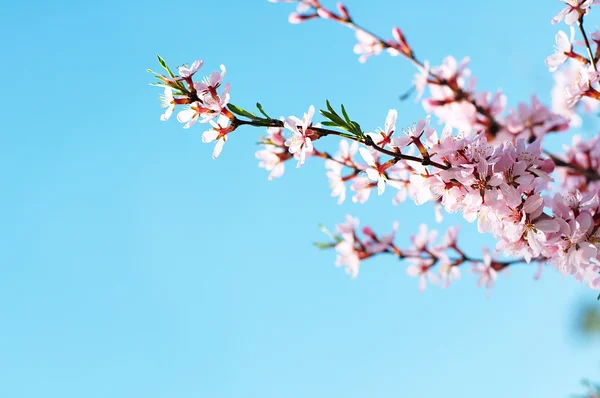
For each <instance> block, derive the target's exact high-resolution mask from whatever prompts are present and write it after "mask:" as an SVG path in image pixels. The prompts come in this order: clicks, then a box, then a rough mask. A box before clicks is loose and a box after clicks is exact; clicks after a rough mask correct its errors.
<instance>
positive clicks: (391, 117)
mask: <svg viewBox="0 0 600 398" xmlns="http://www.w3.org/2000/svg"><path fill="white" fill-rule="evenodd" d="M397 119H398V111H397V110H395V109H390V110H389V111H388V114H387V117H386V118H385V127H384V128H383V129H380V130H379V131H377V132H374V133H367V135H368V136H369V137H371V139H372V140H373V142H374V143H375V144H377V145H378V146H379V147H382V148H384V147H385V146H386V145H389V144H390V142H391V137H392V134H394V131H396V120H397Z"/></svg>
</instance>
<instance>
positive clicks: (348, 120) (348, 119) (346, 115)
mask: <svg viewBox="0 0 600 398" xmlns="http://www.w3.org/2000/svg"><path fill="white" fill-rule="evenodd" d="M342 114H343V115H344V119H346V123H348V124H352V120H350V117H349V116H348V113H347V112H346V108H344V104H342Z"/></svg>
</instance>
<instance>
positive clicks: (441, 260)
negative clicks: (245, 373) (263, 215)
mask: <svg viewBox="0 0 600 398" xmlns="http://www.w3.org/2000/svg"><path fill="white" fill-rule="evenodd" d="M271 1H272V2H278V3H282V2H285V3H297V9H296V11H295V12H293V13H292V14H291V15H290V17H289V20H290V22H292V23H301V22H306V21H309V20H315V19H325V20H329V21H333V22H336V23H339V24H341V25H344V26H346V27H348V28H350V29H352V30H353V31H354V32H355V35H356V38H357V40H358V43H357V44H356V45H355V47H354V52H355V53H357V54H359V55H360V58H359V60H360V61H361V62H365V61H366V60H367V59H368V58H369V57H371V56H374V55H378V54H380V53H382V52H383V51H387V52H388V53H389V54H391V55H393V56H402V57H404V58H406V59H408V60H409V61H410V62H411V63H412V64H414V65H415V67H416V69H417V74H416V75H415V77H414V87H415V91H416V97H417V99H420V98H422V97H425V98H423V99H422V105H423V108H424V110H425V111H426V112H427V113H428V114H431V115H433V116H434V117H436V118H438V119H439V120H440V121H441V122H444V123H446V126H445V127H444V128H443V130H442V131H440V132H438V131H436V129H434V128H433V127H432V126H430V117H427V118H425V119H422V120H419V121H418V122H416V123H415V124H414V125H413V126H412V127H410V128H407V129H405V130H404V131H401V132H400V131H397V129H396V122H397V117H398V114H397V111H396V110H394V109H390V110H389V111H388V112H387V115H386V118H385V122H384V127H383V128H380V129H376V130H372V129H369V130H365V129H364V128H363V127H362V126H361V125H360V124H359V122H358V121H356V120H353V119H352V118H351V117H350V116H349V114H348V112H347V110H346V109H345V107H344V106H343V105H341V106H339V107H337V106H336V107H334V106H332V105H331V104H330V103H329V102H328V101H327V102H326V103H325V105H326V106H325V107H324V108H323V109H321V110H320V115H321V117H322V121H321V123H315V121H314V120H313V119H314V118H315V113H316V112H315V108H314V106H312V105H311V106H310V107H309V108H308V110H307V112H306V113H304V115H303V116H302V117H297V116H288V117H277V118H273V117H271V116H269V115H268V113H267V112H266V111H265V109H264V108H263V107H262V105H261V104H258V103H257V104H256V108H257V109H256V111H255V112H251V111H248V110H246V109H244V108H243V107H240V106H236V105H233V104H232V103H231V102H230V85H229V84H228V83H227V84H224V83H223V80H224V77H225V72H226V69H225V66H223V65H222V66H221V68H220V71H214V72H212V73H210V74H209V75H208V76H207V77H205V78H203V79H197V78H196V75H197V74H198V72H199V70H200V69H201V67H202V66H203V62H202V61H195V62H193V63H192V64H191V66H187V65H184V66H180V67H178V68H177V74H175V73H173V71H172V70H171V69H170V68H169V66H168V65H167V64H166V62H165V61H164V60H163V59H162V58H161V57H159V63H160V64H161V66H162V68H163V69H164V70H165V73H164V74H161V73H156V72H153V73H155V75H156V77H157V78H158V82H157V83H155V85H157V86H160V87H162V88H163V90H164V93H163V96H162V99H161V100H162V106H163V107H164V108H166V110H165V112H164V114H163V115H162V116H161V120H168V119H169V118H170V117H171V116H172V114H173V112H174V110H175V108H182V110H180V111H178V113H177V120H178V121H179V122H181V123H184V128H189V127H191V126H193V125H194V124H196V123H208V124H209V125H210V126H211V128H210V129H208V130H207V131H205V132H204V134H203V135H202V140H203V142H206V143H215V147H214V150H213V158H215V159H216V158H217V157H218V156H219V154H220V153H221V151H222V150H223V146H224V144H225V143H226V141H227V140H228V139H229V137H231V133H233V132H234V131H236V130H237V129H238V128H240V127H242V126H252V127H259V128H266V132H267V135H266V136H264V137H263V138H262V139H261V142H260V143H261V145H262V149H260V150H259V151H258V152H256V157H257V158H258V159H259V166H260V167H263V168H265V169H266V170H267V171H269V172H270V173H269V179H274V178H278V177H281V176H282V175H283V174H284V171H285V164H286V162H288V161H289V160H292V159H294V160H295V161H297V163H296V167H301V166H303V165H304V164H305V162H307V161H308V160H309V159H311V158H321V159H323V160H324V161H325V168H326V169H327V172H326V175H327V178H328V179H329V183H330V187H331V189H332V196H333V197H337V198H338V199H337V201H338V203H340V204H341V203H343V202H344V201H345V199H346V195H347V190H348V187H349V188H350V191H352V192H353V195H352V200H353V201H354V202H360V203H364V202H366V201H367V200H368V198H369V196H370V195H371V192H372V190H374V189H376V190H377V193H378V194H379V195H381V194H383V193H384V192H385V191H386V190H387V189H389V190H393V191H394V192H395V195H394V198H393V203H394V204H399V203H401V202H403V201H405V200H406V199H408V198H410V199H411V200H413V201H414V202H415V203H416V204H418V205H420V204H423V203H425V202H429V201H431V202H433V203H435V208H436V211H437V214H438V216H441V211H442V210H444V211H446V212H448V213H453V212H457V211H460V212H462V214H463V216H464V218H465V219H466V220H467V221H469V222H474V221H476V220H477V228H478V231H479V232H481V233H491V234H492V235H493V236H494V237H495V238H496V240H497V244H496V248H495V249H496V251H497V252H503V253H504V254H505V255H507V256H511V257H512V258H513V259H514V260H509V261H498V260H492V256H491V253H490V252H489V251H488V250H487V249H486V250H484V251H483V255H482V257H480V258H475V257H470V256H468V255H467V254H466V253H465V252H464V251H463V250H462V249H460V248H459V246H458V244H457V232H456V231H457V230H456V229H452V230H450V231H448V233H447V234H446V237H445V238H444V241H443V242H442V243H435V242H434V241H435V234H436V233H435V232H429V231H428V229H427V227H426V226H421V230H420V233H419V234H417V235H415V236H413V238H412V247H410V248H408V249H400V248H399V247H398V246H396V243H395V242H394V232H393V233H392V234H389V235H385V236H379V235H378V234H376V233H375V232H374V231H373V230H372V229H370V228H368V227H366V228H364V229H363V230H362V233H363V235H364V237H363V238H361V237H359V233H358V230H357V228H358V220H356V219H354V218H352V217H348V219H347V221H346V223H344V224H340V225H338V226H337V227H336V231H337V232H336V233H335V234H331V233H328V234H329V237H330V239H331V241H330V242H327V243H321V244H319V246H320V247H323V248H335V250H336V251H337V252H338V257H337V260H336V265H338V266H344V267H345V268H346V269H347V271H348V273H350V274H351V275H352V276H353V277H355V276H357V275H358V272H359V269H360V265H361V264H362V262H363V261H365V260H367V259H369V258H371V257H373V256H374V255H376V254H383V253H385V254H391V255H394V256H396V257H398V258H399V259H403V260H406V261H407V262H409V263H410V264H411V265H410V266H409V267H408V268H407V273H408V274H409V275H411V276H418V277H419V281H420V282H419V285H420V287H421V289H424V286H425V283H426V281H430V282H432V283H441V284H442V285H443V286H448V285H449V284H450V282H451V281H452V280H454V279H456V278H457V277H458V276H459V275H460V272H459V269H460V267H464V266H465V264H471V266H472V271H473V272H475V273H477V274H478V275H479V284H480V285H486V286H487V287H488V288H489V287H491V286H492V284H493V282H494V281H495V280H496V276H497V273H498V272H499V271H502V270H504V269H505V268H507V267H509V266H513V265H516V264H518V263H523V262H532V261H533V262H537V263H538V264H540V265H541V266H543V265H544V264H549V265H552V266H554V267H555V268H557V269H558V270H559V271H560V272H562V273H563V274H565V275H566V274H570V275H573V276H574V277H575V278H576V279H577V280H579V281H582V282H584V283H586V284H587V285H588V286H590V287H592V288H594V289H600V277H599V275H598V273H599V271H600V263H599V256H600V251H599V249H600V214H599V211H598V210H599V208H600V200H599V198H598V192H599V191H600V142H599V137H598V136H596V137H595V138H593V139H592V140H589V141H584V140H582V139H581V138H579V137H574V138H573V142H572V147H569V148H566V152H565V154H564V155H557V154H553V153H549V152H548V151H546V150H544V149H543V148H542V144H543V140H544V138H545V136H546V135H547V134H550V133H561V132H565V131H567V130H568V129H569V128H570V127H571V126H577V125H579V124H580V123H581V117H580V116H579V114H578V113H580V112H581V111H584V112H585V111H593V110H595V109H596V108H597V101H598V99H600V82H599V80H600V74H599V73H598V72H597V63H598V61H599V58H600V33H598V32H594V33H592V35H591V42H592V43H593V45H594V46H595V48H592V44H591V43H590V40H589V39H588V37H587V34H586V31H585V29H584V27H583V17H584V16H585V15H587V14H588V12H589V9H590V7H591V6H592V5H593V4H594V3H595V1H592V0H586V1H576V0H572V1H571V0H565V1H563V2H564V3H565V5H566V7H565V8H564V9H563V10H561V11H560V12H559V14H558V15H557V16H556V17H555V18H554V19H553V20H552V22H553V23H559V22H561V21H563V20H564V22H565V23H567V24H568V25H571V31H570V33H571V34H570V37H569V36H567V34H566V33H564V32H562V31H561V32H559V33H558V35H557V37H556V52H555V53H554V54H553V55H551V56H549V57H548V58H547V60H546V64H547V65H548V68H549V70H550V71H551V72H554V74H555V81H556V85H555V87H554V89H553V91H552V94H553V95H552V105H551V108H548V107H546V106H545V105H543V104H542V103H541V102H540V101H539V100H538V99H537V98H536V96H532V98H531V104H525V103H521V104H519V105H518V107H517V109H509V110H507V111H506V109H505V108H506V96H505V95H504V94H503V93H501V92H500V91H497V92H495V93H490V92H485V91H479V92H478V91H476V90H475V80H474V79H473V78H472V77H471V74H470V71H469V69H468V68H467V66H468V59H465V60H463V61H461V62H460V63H459V62H457V61H456V60H455V59H454V58H453V57H450V56H449V57H446V58H445V59H444V61H443V63H442V65H440V66H430V63H429V61H420V60H419V59H417V58H416V56H415V51H414V49H413V48H412V47H411V46H410V45H409V44H408V41H407V39H406V37H405V35H404V33H403V32H402V31H401V30H400V29H399V28H393V29H392V38H390V39H384V38H381V37H380V36H377V35H375V34H374V33H371V32H370V31H368V30H366V29H364V28H363V27H361V26H359V25H358V24H357V23H356V22H355V20H354V18H353V17H352V16H351V14H350V12H349V10H348V7H346V6H345V5H344V4H342V3H338V5H337V8H336V9H335V10H329V9H327V8H325V7H323V6H322V5H321V3H320V2H319V1H318V0H299V1H295V0H279V1H277V0H271ZM572 25H577V26H578V28H579V31H580V34H581V35H582V38H583V42H577V41H574V34H575V30H574V28H573V27H572ZM576 46H577V47H580V48H581V50H577V49H576V48H575V47H576ZM565 63H568V64H567V65H566V66H562V65H563V64H565ZM426 91H428V95H426V94H425V93H426ZM328 136H329V137H331V136H335V137H338V138H339V139H340V141H339V150H338V152H337V153H335V154H330V153H328V152H325V151H322V150H320V149H318V146H319V144H318V142H317V141H318V140H320V139H323V138H324V137H328ZM555 170H556V173H554V171H555ZM553 173H554V174H553ZM552 175H554V176H555V177H556V178H557V180H555V179H554V178H553V177H552ZM554 182H558V184H557V186H554V187H553V186H551V183H554ZM395 228H397V226H395ZM394 231H395V229H394ZM538 274H539V272H538Z"/></svg>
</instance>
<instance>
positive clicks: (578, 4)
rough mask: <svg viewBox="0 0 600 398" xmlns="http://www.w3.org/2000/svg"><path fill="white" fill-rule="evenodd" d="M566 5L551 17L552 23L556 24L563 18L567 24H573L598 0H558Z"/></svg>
mask: <svg viewBox="0 0 600 398" xmlns="http://www.w3.org/2000/svg"><path fill="white" fill-rule="evenodd" d="M560 1H562V2H563V3H565V4H566V5H567V6H566V7H565V8H563V9H562V10H560V12H559V13H558V14H556V16H555V17H554V18H552V24H553V25H554V24H557V23H559V22H560V21H562V20H563V19H564V20H565V23H566V24H567V25H573V24H574V23H576V22H577V21H578V20H579V18H580V17H582V16H584V15H585V14H587V13H588V10H589V8H590V7H591V6H592V5H596V4H598V3H599V2H598V0H560Z"/></svg>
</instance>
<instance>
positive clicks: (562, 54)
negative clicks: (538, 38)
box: [546, 26, 575, 72]
mask: <svg viewBox="0 0 600 398" xmlns="http://www.w3.org/2000/svg"><path fill="white" fill-rule="evenodd" d="M574 36H575V29H573V27H572V26H571V38H570V39H569V38H568V37H567V34H566V33H565V32H563V31H562V30H561V31H559V32H558V33H557V34H556V46H554V48H555V49H556V52H555V53H554V54H552V55H550V56H549V57H548V58H546V66H547V67H548V69H549V70H550V72H554V71H556V70H557V69H558V67H559V66H561V65H562V64H564V63H565V62H566V61H567V60H568V59H569V56H570V55H571V54H572V53H573V37H574Z"/></svg>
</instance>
